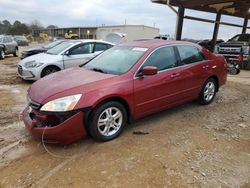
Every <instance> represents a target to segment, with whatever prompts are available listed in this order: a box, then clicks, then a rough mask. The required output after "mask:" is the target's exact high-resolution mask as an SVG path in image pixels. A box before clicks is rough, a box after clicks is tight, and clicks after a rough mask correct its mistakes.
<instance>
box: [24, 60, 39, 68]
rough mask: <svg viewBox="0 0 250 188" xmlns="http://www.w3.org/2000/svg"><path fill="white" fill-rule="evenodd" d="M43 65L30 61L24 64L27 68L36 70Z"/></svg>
mask: <svg viewBox="0 0 250 188" xmlns="http://www.w3.org/2000/svg"><path fill="white" fill-rule="evenodd" d="M41 65H43V63H39V62H36V61H29V62H26V63H24V67H25V68H35V67H40V66H41Z"/></svg>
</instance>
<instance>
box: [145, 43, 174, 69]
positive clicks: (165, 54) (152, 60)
mask: <svg viewBox="0 0 250 188" xmlns="http://www.w3.org/2000/svg"><path fill="white" fill-rule="evenodd" d="M176 65H177V59H176V55H175V52H174V48H173V47H163V48H160V49H157V50H156V51H154V52H153V53H152V54H151V55H150V56H149V58H148V59H147V60H146V62H145V63H144V65H143V66H144V67H145V66H155V67H157V69H158V71H161V70H165V69H169V68H173V67H176Z"/></svg>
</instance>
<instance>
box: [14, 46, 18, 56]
mask: <svg viewBox="0 0 250 188" xmlns="http://www.w3.org/2000/svg"><path fill="white" fill-rule="evenodd" d="M13 56H15V57H18V49H17V48H16V49H15V52H14V53H13Z"/></svg>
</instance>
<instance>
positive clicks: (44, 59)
mask: <svg viewBox="0 0 250 188" xmlns="http://www.w3.org/2000/svg"><path fill="white" fill-rule="evenodd" d="M61 59H62V56H61V55H51V54H46V53H40V54H35V55H32V56H29V57H26V58H25V59H23V60H21V61H20V62H19V65H21V66H24V64H25V63H26V62H30V61H36V62H39V63H49V62H56V61H60V60H61Z"/></svg>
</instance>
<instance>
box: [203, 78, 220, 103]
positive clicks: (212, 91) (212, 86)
mask: <svg viewBox="0 0 250 188" xmlns="http://www.w3.org/2000/svg"><path fill="white" fill-rule="evenodd" d="M217 87H218V85H217V82H216V80H215V79H214V78H209V79H208V80H207V81H206V82H205V83H204V85H203V88H202V90H201V93H200V96H199V103H200V104H203V105H206V104H209V103H211V102H212V101H213V99H214V97H215V95H216V90H217Z"/></svg>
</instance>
